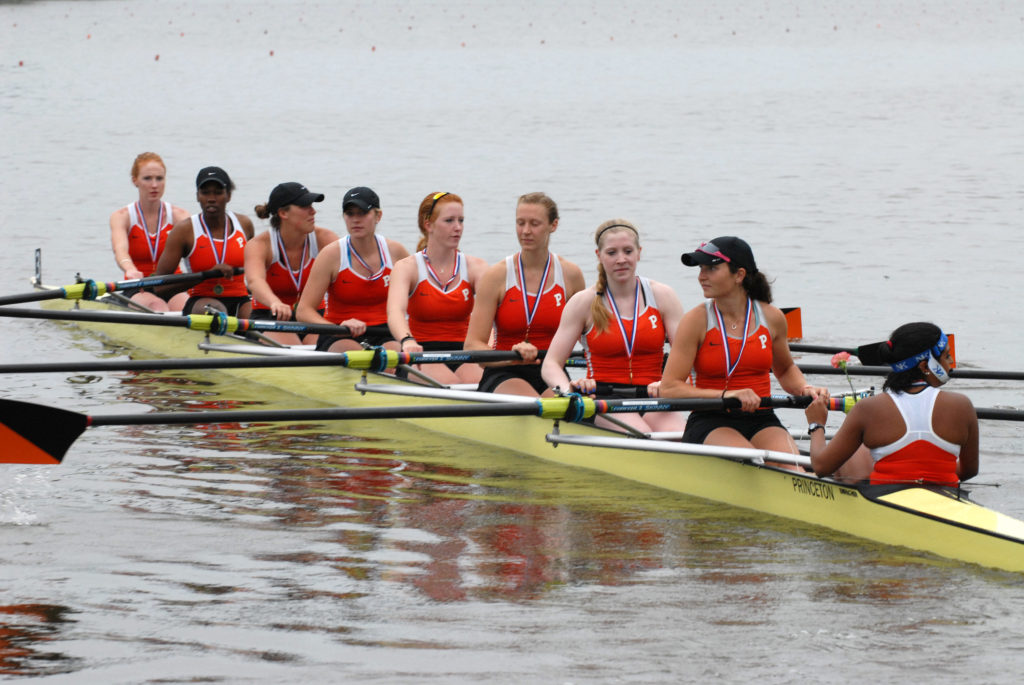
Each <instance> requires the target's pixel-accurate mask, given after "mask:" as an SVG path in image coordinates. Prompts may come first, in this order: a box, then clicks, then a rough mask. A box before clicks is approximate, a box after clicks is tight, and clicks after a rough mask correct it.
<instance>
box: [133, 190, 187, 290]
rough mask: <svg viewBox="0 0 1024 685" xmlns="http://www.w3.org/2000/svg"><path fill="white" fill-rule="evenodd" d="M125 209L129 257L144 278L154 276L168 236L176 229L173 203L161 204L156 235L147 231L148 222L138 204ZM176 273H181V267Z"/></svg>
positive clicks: (134, 203) (135, 203)
mask: <svg viewBox="0 0 1024 685" xmlns="http://www.w3.org/2000/svg"><path fill="white" fill-rule="evenodd" d="M125 209H127V210H128V256H129V257H131V258H132V262H133V263H134V264H135V268H136V269H138V270H139V271H141V272H142V275H143V276H152V275H153V272H154V271H156V263H157V262H158V261H159V260H160V253H162V252H163V251H164V245H165V244H166V243H167V234H168V233H170V232H171V229H172V228H174V211H173V209H172V207H171V203H170V202H161V203H160V219H161V221H160V225H159V226H157V228H156V233H155V234H150V233H149V231H147V230H146V225H145V224H146V220H145V219H144V218H143V216H142V212H141V211H140V209H141V208H140V207H139V203H138V202H133V203H131V204H130V205H128V206H127V207H126V208H125ZM174 273H181V267H178V269H177V271H175V272H174Z"/></svg>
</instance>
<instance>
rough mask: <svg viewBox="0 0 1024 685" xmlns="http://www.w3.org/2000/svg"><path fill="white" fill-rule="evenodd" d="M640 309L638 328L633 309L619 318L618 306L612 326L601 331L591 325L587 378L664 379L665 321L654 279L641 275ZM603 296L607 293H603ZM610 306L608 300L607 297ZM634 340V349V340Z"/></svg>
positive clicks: (631, 381)
mask: <svg viewBox="0 0 1024 685" xmlns="http://www.w3.org/2000/svg"><path fill="white" fill-rule="evenodd" d="M638 281H639V284H640V288H639V290H638V292H637V301H638V303H639V305H638V308H639V312H638V315H637V316H636V319H635V322H636V330H635V332H634V319H633V314H634V313H633V312H629V318H628V319H627V318H625V317H624V315H625V314H626V313H625V312H619V314H620V315H623V318H621V319H619V321H616V316H615V313H614V310H613V312H612V316H611V320H610V321H609V322H608V328H607V329H606V330H604V331H601V332H599V331H598V330H597V329H596V328H594V327H593V326H591V328H590V330H589V331H587V334H586V335H585V336H584V337H583V350H584V352H585V353H586V357H587V378H593V379H594V380H597V381H599V382H601V383H623V384H627V385H647V384H648V383H653V382H654V381H658V380H661V372H662V366H663V364H664V360H665V323H664V322H663V321H662V318H661V312H660V311H659V310H658V303H657V302H656V301H655V299H654V292H653V290H652V289H651V282H650V281H649V280H648V279H646V278H639V279H638ZM602 297H605V296H603V295H602ZM606 306H607V300H606ZM630 340H631V341H632V353H630V344H629V342H628V341H630Z"/></svg>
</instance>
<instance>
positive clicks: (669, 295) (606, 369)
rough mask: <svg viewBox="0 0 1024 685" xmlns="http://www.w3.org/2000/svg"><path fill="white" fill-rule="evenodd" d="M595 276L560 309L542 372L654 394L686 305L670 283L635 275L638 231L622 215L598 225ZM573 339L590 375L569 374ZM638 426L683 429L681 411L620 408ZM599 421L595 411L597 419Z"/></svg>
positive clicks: (570, 385) (575, 387)
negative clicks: (593, 281) (567, 367)
mask: <svg viewBox="0 0 1024 685" xmlns="http://www.w3.org/2000/svg"><path fill="white" fill-rule="evenodd" d="M594 242H595V243H596V244H597V250H596V252H597V283H596V284H594V285H593V286H591V287H589V288H585V289H583V290H581V291H580V292H578V293H576V294H575V295H573V297H572V299H571V300H569V304H567V305H566V307H565V312H564V313H563V314H562V321H561V323H560V324H559V326H558V331H557V332H556V333H555V337H554V339H553V340H552V341H551V346H550V347H549V348H548V353H547V356H545V357H544V364H543V365H542V367H541V372H542V373H543V375H544V380H545V381H547V382H548V383H549V384H550V385H551V386H552V387H557V388H560V389H561V390H563V391H565V390H571V391H573V392H580V393H583V394H586V395H598V396H600V397H614V398H624V399H625V398H629V399H635V398H645V397H658V396H659V395H660V390H659V388H660V386H661V367H662V363H663V361H664V359H665V343H666V342H668V343H671V342H672V336H673V335H674V334H675V331H676V328H677V327H678V325H679V321H680V319H681V318H682V316H683V305H682V304H680V302H679V298H678V297H677V296H676V294H675V292H673V290H672V288H670V287H668V286H667V285H665V284H664V283H658V282H657V281H652V280H650V279H647V278H643V277H641V276H638V275H637V273H636V267H637V262H638V261H639V260H640V234H639V231H638V230H637V228H636V226H635V225H633V224H632V223H631V222H629V221H626V220H625V219H611V220H609V221H605V222H604V223H602V224H601V225H600V226H598V227H597V231H596V232H595V234H594ZM577 341H582V343H583V349H584V351H585V353H586V356H587V376H586V378H577V379H573V380H571V381H570V380H569V376H568V375H567V374H566V372H565V362H566V359H568V357H569V353H570V352H572V349H573V347H574V346H575V345H576V342H577ZM616 418H618V419H619V420H621V421H624V422H626V423H628V424H629V425H631V426H632V427H633V428H636V429H637V430H639V431H642V432H645V433H650V432H653V431H667V432H676V433H678V432H680V431H682V430H683V427H684V425H685V424H686V419H685V418H684V416H683V414H682V413H680V412H650V413H647V414H645V415H643V416H641V415H640V414H633V413H627V414H617V415H616ZM603 422H604V419H603V418H602V417H598V420H597V424H598V425H601V424H602V423H603Z"/></svg>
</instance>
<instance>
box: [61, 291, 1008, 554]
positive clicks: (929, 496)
mask: <svg viewBox="0 0 1024 685" xmlns="http://www.w3.org/2000/svg"><path fill="white" fill-rule="evenodd" d="M47 306H48V307H52V308H58V307H63V308H68V307H69V306H70V303H67V302H64V301H59V300H55V301H50V303H48V305H47ZM81 306H82V308H83V309H108V308H109V307H108V306H107V305H104V304H103V303H100V302H84V303H82V305H81ZM76 325H77V326H81V327H83V328H85V329H89V330H94V331H96V332H99V333H102V334H103V335H104V336H106V337H107V338H109V339H111V340H112V341H114V342H117V343H121V344H125V345H129V346H132V347H135V348H138V349H140V350H147V351H149V352H151V353H154V354H158V355H167V356H174V357H180V356H201V355H206V354H213V355H223V356H235V355H231V354H226V353H224V352H218V351H213V352H211V351H204V350H202V349H200V347H199V345H198V343H200V342H201V341H202V340H203V339H204V337H205V336H204V335H203V334H201V333H197V332H194V331H190V330H188V329H184V328H181V329H179V328H165V327H146V326H124V325H119V324H109V323H92V322H76ZM253 347H258V346H253ZM222 373H227V374H231V375H235V376H239V377H242V378H245V379H246V380H248V381H250V382H258V383H261V384H265V385H270V386H274V387H276V388H279V389H283V390H286V391H288V392H292V393H295V394H298V395H301V396H304V397H306V398H309V399H311V400H315V401H319V402H323V403H327V404H331V405H337V406H353V405H356V406H358V405H361V406H389V405H393V404H395V399H394V398H393V397H392V396H391V394H390V393H394V394H400V395H402V401H401V403H402V404H410V405H411V404H439V403H456V402H464V401H465V399H464V397H461V396H460V397H459V398H458V399H456V398H451V399H449V398H450V396H451V395H450V393H436V392H435V393H433V394H432V396H411V395H407V394H406V393H407V392H420V391H421V390H422V389H421V388H420V386H415V388H410V387H409V386H413V384H411V383H408V382H406V381H402V380H399V379H395V378H393V377H391V376H386V375H384V376H376V375H375V376H372V377H371V378H372V384H371V383H363V384H362V385H360V387H362V388H364V389H366V390H369V392H365V393H363V392H359V391H358V390H357V389H356V386H357V383H356V381H357V380H359V379H360V374H359V372H356V371H353V370H350V369H346V368H342V367H336V368H335V367H315V368H279V369H273V368H262V369H241V368H240V369H225V370H223V371H222ZM382 391H386V392H382ZM439 395H443V396H439ZM462 395H465V393H463V394H462ZM402 420H403V421H407V422H410V423H412V424H415V425H417V426H421V427H423V428H425V429H428V430H430V431H433V432H437V433H442V434H448V435H452V436H455V437H458V438H461V439H468V440H472V441H475V442H478V443H482V444H485V445H493V446H496V447H501V448H507V449H513V450H515V451H518V452H521V453H524V454H529V455H532V456H535V457H540V458H542V459H547V460H549V461H553V462H556V463H559V464H563V465H566V466H573V467H580V468H587V469H593V470H597V471H601V472H604V473H608V474H611V475H615V476H619V477H621V478H627V479H630V480H633V481H637V482H640V483H646V484H649V485H653V486H655V487H659V488H665V489H668V490H672V491H675V492H679V493H683V494H686V495H692V496H696V497H702V498H705V499H709V500H713V501H717V502H722V503H725V504H729V505H734V506H737V507H743V508H746V509H752V510H755V511H758V512H763V513H766V514H771V515H774V516H779V517H783V518H787V519H794V520H797V521H802V522H806V523H810V524H814V525H818V526H823V527H825V528H829V529H832V530H835V531H839V532H842V533H846V534H849V535H852V536H856V537H860V538H865V539H868V540H873V541H876V542H880V543H884V544H888V545H895V546H903V547H907V548H910V549H914V550H918V551H923V552H929V553H932V554H935V555H937V556H940V557H944V558H947V559H954V560H959V561H965V562H970V563H975V564H980V565H983V566H988V567H992V568H998V569H1004V570H1008V571H1015V572H1024V522H1022V521H1020V520H1017V519H1014V518H1012V517H1009V516H1006V515H1004V514H1001V513H998V512H995V511H992V510H990V509H987V508H985V507H983V506H980V505H978V504H974V503H972V502H970V501H967V500H965V499H960V498H957V497H956V496H955V494H951V493H950V492H946V491H940V490H930V489H926V488H907V489H903V490H899V491H896V492H891V493H889V494H881V493H878V492H876V491H877V489H872V488H870V487H853V486H845V485H840V484H838V483H835V482H832V481H829V480H822V479H818V478H816V477H814V476H811V475H807V474H803V473H798V472H795V471H790V470H786V469H779V468H774V467H770V466H764V465H761V464H758V463H754V462H752V461H749V460H743V461H740V460H736V459H735V458H725V457H724V456H723V454H722V452H723V450H721V449H720V448H719V449H717V450H716V449H714V448H707V447H705V446H701V445H684V444H682V443H666V442H663V441H653V440H636V439H626V438H621V437H612V436H613V435H615V434H612V433H610V432H609V431H603V430H600V429H597V428H593V427H590V426H585V425H577V424H572V423H565V422H562V423H560V424H555V423H553V422H550V421H547V420H542V419H538V418H536V417H530V416H508V417H491V418H488V419H486V420H482V419H480V418H474V417H465V418H445V419H442V420H439V419H429V418H428V419H423V418H420V419H402ZM554 433H557V435H554ZM558 441H562V442H558ZM567 441H568V442H567ZM702 451H704V452H705V453H701V452H702ZM732 452H733V453H734V455H733V456H735V453H736V451H735V450H733V451H732Z"/></svg>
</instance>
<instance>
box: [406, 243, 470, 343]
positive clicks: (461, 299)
mask: <svg viewBox="0 0 1024 685" xmlns="http://www.w3.org/2000/svg"><path fill="white" fill-rule="evenodd" d="M413 256H414V257H415V259H416V269H417V275H418V280H417V282H416V287H415V288H413V291H412V294H411V295H409V305H408V308H407V309H406V311H407V313H408V314H409V332H410V333H412V336H413V337H414V338H416V340H417V341H418V342H433V341H452V342H456V341H461V340H465V339H466V330H467V329H468V328H469V315H470V313H471V312H472V311H473V301H474V297H473V285H472V284H471V283H470V282H469V280H468V272H469V269H468V268H467V266H466V258H465V255H463V254H462V253H461V252H459V253H458V256H457V257H456V259H457V261H458V263H459V267H458V276H459V280H458V282H457V283H453V284H452V285H451V286H449V287H447V288H445V289H444V290H442V289H441V284H439V283H438V282H437V280H436V279H435V278H434V276H433V275H432V274H431V273H430V272H429V270H428V269H427V262H426V260H425V259H424V258H423V253H422V252H417V253H416V254H415V255H413Z"/></svg>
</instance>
